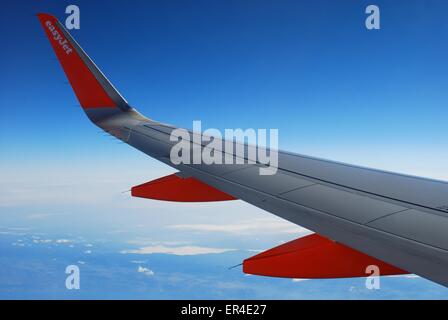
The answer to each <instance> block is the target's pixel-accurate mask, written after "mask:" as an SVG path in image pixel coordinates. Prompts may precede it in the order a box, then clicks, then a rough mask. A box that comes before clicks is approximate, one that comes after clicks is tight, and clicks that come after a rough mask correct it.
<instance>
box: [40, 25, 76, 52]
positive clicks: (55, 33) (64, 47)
mask: <svg viewBox="0 0 448 320" xmlns="http://www.w3.org/2000/svg"><path fill="white" fill-rule="evenodd" d="M45 25H46V26H47V28H48V30H50V33H51V34H52V35H53V39H54V40H55V41H56V42H57V43H58V44H59V45H60V46H61V47H62V50H64V51H65V53H66V54H70V53H71V52H72V51H73V49H72V48H70V46H69V45H68V42H67V39H64V38H63V37H62V36H61V34H60V33H59V32H58V30H56V28H55V26H54V25H53V24H52V23H51V21H46V22H45Z"/></svg>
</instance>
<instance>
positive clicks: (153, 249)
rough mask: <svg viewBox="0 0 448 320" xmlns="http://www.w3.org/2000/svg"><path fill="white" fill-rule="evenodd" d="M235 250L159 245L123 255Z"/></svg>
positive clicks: (178, 254)
mask: <svg viewBox="0 0 448 320" xmlns="http://www.w3.org/2000/svg"><path fill="white" fill-rule="evenodd" d="M233 250H235V249H225V248H209V247H199V246H181V247H166V246H163V245H157V246H148V247H142V248H139V249H136V250H125V251H122V252H121V253H136V254H153V253H165V254H173V255H177V256H188V255H197V254H210V253H223V252H228V251H233Z"/></svg>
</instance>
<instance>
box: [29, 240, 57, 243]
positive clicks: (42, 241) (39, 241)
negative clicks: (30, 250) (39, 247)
mask: <svg viewBox="0 0 448 320" xmlns="http://www.w3.org/2000/svg"><path fill="white" fill-rule="evenodd" d="M33 242H34V243H52V242H53V240H51V239H34V240H33Z"/></svg>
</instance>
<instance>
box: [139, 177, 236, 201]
mask: <svg viewBox="0 0 448 320" xmlns="http://www.w3.org/2000/svg"><path fill="white" fill-rule="evenodd" d="M131 195H132V196H134V197H140V198H147V199H155V200H165V201H177V202H210V201H225V200H235V199H236V198H234V197H232V196H231V195H229V194H227V193H224V192H222V191H221V190H218V189H216V188H214V187H212V186H209V185H208V184H205V183H203V182H201V181H199V180H197V179H195V178H193V177H189V178H181V177H179V176H177V175H176V174H172V175H169V176H166V177H163V178H159V179H156V180H153V181H150V182H147V183H144V184H141V185H138V186H135V187H132V189H131Z"/></svg>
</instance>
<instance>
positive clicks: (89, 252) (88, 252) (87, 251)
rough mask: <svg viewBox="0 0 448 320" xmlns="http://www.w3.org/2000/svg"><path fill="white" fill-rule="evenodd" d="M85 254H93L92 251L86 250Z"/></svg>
mask: <svg viewBox="0 0 448 320" xmlns="http://www.w3.org/2000/svg"><path fill="white" fill-rule="evenodd" d="M84 253H86V254H91V253H92V250H86V251H84Z"/></svg>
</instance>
